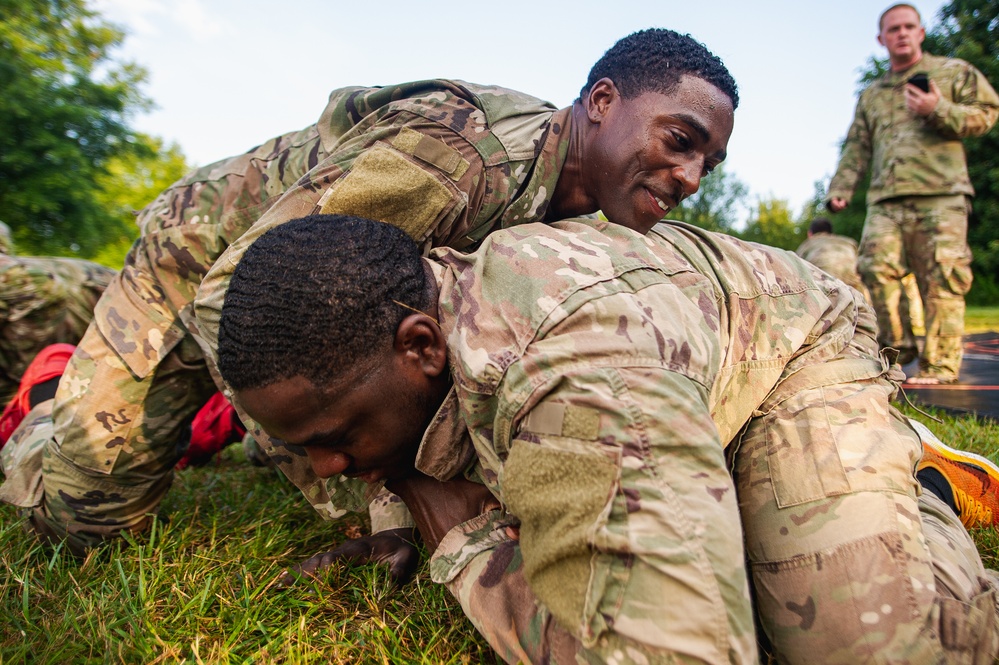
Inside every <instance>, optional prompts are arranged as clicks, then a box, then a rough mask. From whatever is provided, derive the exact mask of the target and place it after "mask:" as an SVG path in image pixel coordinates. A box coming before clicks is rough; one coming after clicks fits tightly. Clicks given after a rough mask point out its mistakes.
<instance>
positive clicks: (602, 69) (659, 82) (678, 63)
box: [579, 28, 739, 109]
mask: <svg viewBox="0 0 999 665" xmlns="http://www.w3.org/2000/svg"><path fill="white" fill-rule="evenodd" d="M685 75H690V76H696V77H698V78H700V79H704V80H705V81H707V82H708V83H710V84H712V85H713V86H715V87H716V88H718V89H719V90H721V91H722V92H724V93H725V94H726V95H728V97H729V98H730V99H731V100H732V108H733V109H736V108H738V106H739V91H738V88H737V87H736V85H735V79H733V78H732V75H731V74H729V72H728V69H726V68H725V64H724V63H722V61H721V58H719V57H718V56H716V55H714V54H713V53H711V51H709V50H708V49H707V47H705V46H704V44H701V43H700V42H698V41H696V40H695V39H694V38H693V37H691V36H690V35H681V34H680V33H678V32H674V31H673V30H667V29H665V28H649V29H648V30H640V31H638V32H634V33H632V34H630V35H628V36H627V37H624V38H622V39H620V40H618V42H617V43H616V44H614V46H612V47H610V48H609V49H608V50H607V52H606V53H604V54H603V56H602V57H601V58H600V59H599V60H597V62H596V64H595V65H593V68H592V69H591V70H590V75H589V78H587V80H586V85H585V86H583V88H582V90H580V91H579V96H580V98H583V97H586V95H587V94H588V93H589V92H590V88H592V87H593V84H594V83H596V82H597V81H599V80H600V79H602V78H609V79H610V80H612V81H614V85H616V86H617V89H618V90H619V91H620V93H621V96H622V97H624V98H626V99H631V98H634V97H637V96H638V95H641V94H642V93H645V92H659V93H662V94H667V95H668V94H671V93H672V92H673V91H674V90H676V87H677V86H678V85H679V84H680V79H682V78H683V77H684V76H685Z"/></svg>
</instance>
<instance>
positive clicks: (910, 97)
mask: <svg viewBox="0 0 999 665" xmlns="http://www.w3.org/2000/svg"><path fill="white" fill-rule="evenodd" d="M938 101H940V88H939V87H937V84H936V81H934V80H933V79H930V91H929V92H923V91H922V90H920V89H919V88H917V87H916V86H914V85H912V84H911V83H910V84H908V85H906V86H905V105H906V107H908V109H909V110H910V111H912V112H913V113H915V114H916V115H918V116H920V117H923V118H925V117H926V116H928V115H929V114H931V113H933V109H935V108H936V106H937V102H938Z"/></svg>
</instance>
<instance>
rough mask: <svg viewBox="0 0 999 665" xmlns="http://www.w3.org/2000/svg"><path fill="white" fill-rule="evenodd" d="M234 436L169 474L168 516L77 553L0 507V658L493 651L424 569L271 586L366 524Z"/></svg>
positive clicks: (336, 574) (473, 658)
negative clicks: (336, 518) (254, 459)
mask: <svg viewBox="0 0 999 665" xmlns="http://www.w3.org/2000/svg"><path fill="white" fill-rule="evenodd" d="M237 449H238V446H232V447H230V448H229V449H227V450H226V451H225V452H224V453H223V454H222V457H221V459H220V460H219V462H218V464H214V463H213V464H212V465H210V466H208V467H206V468H202V469H189V470H186V471H184V472H181V473H178V474H177V480H176V481H175V483H174V487H173V489H171V491H170V493H169V495H168V497H167V500H166V501H165V502H164V505H163V509H162V513H163V515H165V516H167V517H168V518H169V523H164V522H162V521H161V522H157V524H156V526H155V528H154V530H153V531H152V532H151V533H150V534H148V535H144V536H142V537H139V538H136V539H134V540H133V541H132V542H131V543H130V545H129V544H124V543H119V544H115V545H111V546H109V547H107V548H105V549H103V550H101V551H99V552H96V553H92V554H91V555H90V556H89V557H88V558H87V559H86V560H84V561H83V562H82V563H81V562H78V561H77V560H75V559H73V558H72V557H71V556H69V555H68V553H66V552H64V551H59V550H56V551H53V550H52V549H51V548H48V547H44V546H41V545H39V544H38V543H37V541H35V539H34V538H33V537H29V536H28V535H27V534H26V533H25V532H24V530H23V525H22V524H21V520H20V519H19V518H18V517H17V515H16V513H15V511H14V509H13V508H11V507H9V506H3V507H2V508H0V570H2V572H0V616H2V617H3V618H2V619H0V663H23V662H32V663H52V664H56V663H58V664H60V665H61V664H63V663H289V664H294V663H320V662H322V663H344V664H346V663H350V664H353V663H427V664H436V663H494V662H500V661H498V660H497V659H496V656H495V655H494V654H493V652H492V650H491V649H490V648H489V647H488V645H487V644H486V643H485V641H484V640H482V639H481V638H480V637H479V636H478V634H477V633H476V631H475V629H474V628H473V627H472V625H471V624H470V623H469V622H468V620H467V619H466V618H465V616H464V615H463V614H462V611H461V608H460V607H459V605H458V604H457V602H456V601H454V600H453V599H452V598H451V596H450V594H448V592H447V591H446V589H445V588H444V587H443V586H440V585H437V584H434V583H432V582H431V581H430V579H429V577H428V575H427V573H426V571H425V570H421V571H420V572H419V573H418V575H417V577H416V578H415V580H414V581H413V582H411V583H409V584H407V585H406V586H404V587H402V588H401V589H396V588H395V587H393V585H392V582H391V580H390V579H389V577H388V575H387V574H386V573H385V571H384V570H382V569H381V568H380V567H374V566H357V567H347V568H340V569H335V570H333V571H331V572H330V574H329V575H328V577H327V578H326V579H325V580H324V583H322V584H318V585H315V586H312V587H310V586H306V585H298V586H295V587H292V588H291V589H288V590H283V591H279V590H275V589H273V588H272V583H273V581H274V578H275V577H276V576H277V575H278V574H279V573H280V572H281V571H282V570H283V569H284V568H285V567H286V566H288V565H290V564H293V563H297V562H299V561H301V560H303V559H305V558H307V557H308V556H311V555H312V554H315V553H316V552H319V551H323V550H325V549H330V546H331V545H332V544H335V543H336V542H339V541H341V540H343V539H344V537H345V534H346V533H347V531H348V530H354V531H356V530H358V528H361V527H363V526H364V525H363V522H362V520H361V519H360V518H348V519H345V520H341V521H340V522H338V523H336V524H330V523H324V522H322V521H321V520H320V519H319V518H318V516H317V515H316V513H315V511H313V510H312V508H310V507H309V506H308V505H307V504H306V502H305V501H304V500H303V499H302V497H301V494H300V493H299V491H298V490H297V489H296V488H295V487H294V486H292V485H291V484H289V483H288V482H286V481H283V480H282V479H280V478H279V477H278V476H277V474H276V473H275V472H274V471H271V470H269V469H261V468H256V467H251V466H250V465H248V464H247V463H246V462H245V460H244V458H243V456H242V452H241V451H239V450H237Z"/></svg>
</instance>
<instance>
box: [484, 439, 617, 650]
mask: <svg viewBox="0 0 999 665" xmlns="http://www.w3.org/2000/svg"><path fill="white" fill-rule="evenodd" d="M618 475H619V471H618V467H617V465H616V464H615V463H614V462H612V461H611V460H609V459H607V458H606V457H603V456H601V455H585V454H576V453H570V452H565V451H561V450H554V449H551V448H547V447H544V446H539V445H536V444H533V443H527V442H524V441H522V440H519V439H515V440H514V441H513V445H512V446H511V449H510V455H509V457H508V458H507V461H506V464H504V466H503V472H502V475H501V478H500V485H501V488H502V491H503V500H504V502H505V503H506V504H507V507H508V508H509V510H510V512H511V513H512V514H514V515H516V516H517V517H519V518H520V520H521V524H520V543H521V549H522V551H523V554H524V576H525V577H526V579H527V581H528V584H530V585H531V588H532V589H533V590H534V591H535V593H536V594H537V596H538V598H539V599H540V600H541V601H542V602H543V603H544V604H545V605H546V606H547V607H548V609H550V610H551V612H552V614H553V615H554V616H555V617H556V618H557V619H558V620H559V621H560V622H561V623H562V625H563V626H565V627H566V628H568V629H569V630H570V632H572V633H573V634H574V635H576V636H577V637H578V636H580V635H585V634H587V633H588V631H589V627H590V623H591V620H592V616H588V614H590V613H592V612H593V611H594V608H596V607H599V598H591V597H590V595H591V594H594V593H596V594H598V595H599V593H600V591H599V590H597V589H594V588H592V587H591V582H590V577H591V575H592V571H591V559H592V558H593V556H594V555H595V552H594V549H593V546H592V542H591V534H593V533H594V532H595V531H596V530H597V529H598V527H599V525H600V524H601V522H602V521H603V519H604V517H603V515H604V513H605V511H606V510H607V505H608V503H609V502H610V501H611V499H612V498H613V496H614V488H615V487H616V486H617V481H618Z"/></svg>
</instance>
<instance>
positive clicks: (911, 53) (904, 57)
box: [878, 7, 926, 62]
mask: <svg viewBox="0 0 999 665" xmlns="http://www.w3.org/2000/svg"><path fill="white" fill-rule="evenodd" d="M925 37H926V30H924V29H923V26H922V25H921V24H920V22H919V14H917V13H916V12H915V11H913V10H912V9H910V8H908V7H898V8H896V9H893V10H891V11H890V12H888V13H887V14H885V17H884V19H883V20H882V21H881V33H880V34H879V35H878V42H879V43H880V44H881V45H882V46H884V47H885V48H886V49H888V55H889V57H890V58H891V59H892V60H893V61H907V62H915V61H916V60H918V59H919V58H920V57H921V56H922V44H923V39H924V38H925Z"/></svg>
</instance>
